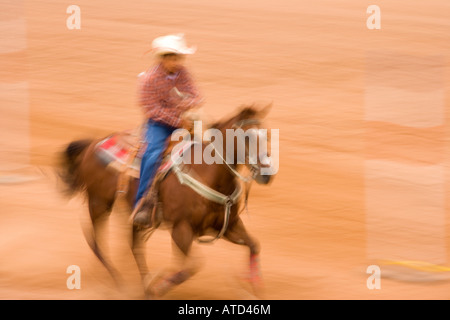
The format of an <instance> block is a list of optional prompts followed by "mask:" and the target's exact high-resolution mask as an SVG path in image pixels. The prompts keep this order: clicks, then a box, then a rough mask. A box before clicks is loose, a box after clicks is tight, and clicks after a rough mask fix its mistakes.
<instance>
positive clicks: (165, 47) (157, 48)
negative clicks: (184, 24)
mask: <svg viewBox="0 0 450 320" xmlns="http://www.w3.org/2000/svg"><path fill="white" fill-rule="evenodd" d="M196 50H197V49H196V48H195V47H188V46H187V45H186V41H185V39H184V34H182V33H179V34H171V35H167V36H162V37H158V38H156V39H155V40H153V42H152V52H153V53H154V54H155V55H158V56H160V55H163V54H167V53H175V54H193V53H195V51H196Z"/></svg>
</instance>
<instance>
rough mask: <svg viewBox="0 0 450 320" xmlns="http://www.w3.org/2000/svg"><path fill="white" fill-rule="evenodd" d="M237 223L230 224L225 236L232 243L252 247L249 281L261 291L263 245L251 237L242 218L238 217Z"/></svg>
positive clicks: (256, 289) (255, 288)
mask: <svg viewBox="0 0 450 320" xmlns="http://www.w3.org/2000/svg"><path fill="white" fill-rule="evenodd" d="M237 219H238V220H237V221H236V223H233V224H232V225H230V226H229V227H228V229H227V231H226V232H225V234H224V238H225V239H226V240H228V241H230V242H232V243H235V244H239V245H245V246H247V247H248V248H249V249H250V259H249V272H248V279H247V280H248V281H250V283H251V285H252V287H253V289H254V290H255V291H258V292H260V289H262V278H261V270H260V262H259V253H260V250H261V247H260V245H259V242H258V241H257V240H256V239H254V238H253V237H251V236H250V235H249V233H248V232H247V230H246V228H245V226H244V223H243V222H242V220H241V218H237Z"/></svg>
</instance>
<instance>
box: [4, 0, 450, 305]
mask: <svg viewBox="0 0 450 320" xmlns="http://www.w3.org/2000/svg"><path fill="white" fill-rule="evenodd" d="M376 2H377V4H378V5H379V6H380V8H381V19H382V20H381V30H369V29H368V28H367V27H366V19H367V18H368V16H369V14H367V13H366V9H367V7H368V6H369V5H370V4H373V3H372V2H367V1H366V2H364V1H363V2H361V1H354V0H345V1H339V3H337V2H336V1H332V0H327V1H325V0H320V1H315V2H310V1H308V2H307V1H297V0H292V1H289V0H281V1H265V0H258V1H255V0H248V1H237V0H228V1H207V0H195V1H181V0H177V1H176V0H170V1H159V0H152V1H146V0H136V1H131V2H119V1H117V2H114V3H112V2H111V1H106V0H95V1H87V0H80V1H77V5H78V6H79V7H80V8H81V30H68V29H67V27H66V19H67V17H68V16H69V15H68V14H66V8H67V6H68V4H67V1H54V0H52V1H48V0H45V1H39V3H38V2H35V1H25V2H24V3H23V7H22V8H17V7H16V6H15V5H14V4H13V3H15V2H11V4H8V2H6V4H5V5H3V6H4V7H5V8H4V10H2V12H3V15H1V14H0V18H1V19H3V20H2V21H10V20H14V19H24V20H25V21H26V48H25V49H24V50H22V51H19V52H12V53H11V52H8V53H2V59H1V60H0V61H1V64H0V80H1V82H2V83H16V82H24V81H25V82H27V83H28V92H27V97H26V101H27V102H28V105H29V111H28V116H27V117H26V119H28V120H29V121H27V120H24V118H23V114H22V115H20V114H19V115H18V114H15V113H14V112H10V113H4V114H5V115H6V116H3V115H2V117H3V121H4V122H5V123H8V124H9V125H11V127H12V128H17V127H20V128H24V129H23V130H24V132H26V130H28V129H25V127H26V126H27V125H29V134H28V133H25V134H24V135H25V138H24V139H25V140H26V141H27V143H29V146H30V160H29V161H28V160H23V155H22V154H21V152H22V153H23V150H24V148H25V147H23V144H20V141H19V140H20V139H19V140H17V142H15V143H12V142H11V139H13V138H8V137H9V134H11V133H10V132H11V131H10V130H2V131H1V135H2V141H3V142H4V143H5V145H6V147H5V148H2V149H3V150H2V153H1V154H2V155H4V158H3V161H2V167H0V170H1V171H0V172H1V174H2V175H1V178H2V180H1V181H2V183H1V184H0V195H1V196H0V204H1V211H0V256H1V263H0V299H141V298H143V295H142V290H141V288H140V287H139V279H138V275H137V270H136V267H135V265H134V264H133V261H132V260H131V256H130V252H129V249H128V246H127V245H128V243H127V241H128V240H127V232H128V231H127V229H126V228H125V227H124V222H125V221H126V220H125V219H126V217H125V216H124V215H122V214H120V213H117V212H114V213H113V214H112V216H111V219H110V225H109V228H108V231H109V238H110V241H109V245H108V248H109V249H108V256H109V257H110V259H111V261H112V262H113V263H114V264H115V265H116V266H117V268H119V269H120V270H121V271H122V272H123V274H124V277H125V278H126V279H128V280H129V281H128V283H129V288H127V289H126V290H124V291H123V292H119V291H117V290H116V289H115V288H114V285H113V282H112V281H111V279H110V277H109V276H108V274H107V273H106V271H105V270H104V269H103V268H102V266H101V265H100V263H99V262H98V261H97V260H96V259H95V257H94V255H93V254H92V253H91V252H90V249H89V248H88V246H87V244H86V242H85V240H84V238H83V234H82V231H81V227H80V225H81V223H84V222H85V221H86V217H87V216H86V214H87V212H86V206H85V203H84V202H83V199H82V198H81V197H75V198H73V199H71V200H67V199H65V198H64V197H63V196H62V195H61V194H60V193H59V184H58V181H57V179H56V178H55V176H54V174H53V171H52V168H51V166H52V165H53V164H54V161H55V155H56V153H57V152H58V151H60V150H61V148H63V146H64V145H65V144H66V143H68V142H70V141H71V140H74V139H78V138H84V137H95V138H97V137H102V136H105V135H107V134H109V133H111V132H113V131H119V130H124V129H131V128H134V127H136V126H137V125H138V124H140V122H141V121H142V117H141V113H140V110H139V108H138V106H137V103H136V80H137V79H136V76H137V74H139V73H140V72H141V71H143V70H144V69H145V68H147V67H148V66H150V65H151V63H152V60H151V58H150V56H148V55H147V56H144V55H143V53H144V52H145V51H146V50H148V49H149V46H150V42H151V40H152V39H153V38H154V37H156V36H159V35H163V34H168V33H178V32H183V33H185V35H186V38H187V41H188V43H189V44H195V45H197V47H198V51H197V53H196V54H195V55H193V56H191V57H189V58H188V59H187V60H186V64H187V65H188V67H189V68H190V70H191V71H192V73H193V74H194V76H195V78H196V80H197V83H198V84H199V86H200V88H201V90H202V92H203V94H204V96H205V98H206V105H205V110H204V111H205V113H206V114H207V116H208V117H209V118H210V119H220V118H222V117H223V116H225V115H228V114H230V113H232V112H233V111H234V110H236V108H238V107H239V106H240V105H242V104H247V103H253V102H261V103H266V102H273V104H274V106H273V109H272V111H271V113H270V115H269V116H268V119H267V120H268V125H269V127H270V128H278V129H280V146H279V150H280V169H279V173H278V175H277V176H276V178H275V180H274V182H273V183H272V184H271V185H270V186H268V187H264V186H253V188H252V191H251V195H250V202H249V209H250V210H249V214H248V215H247V214H245V213H244V216H243V217H244V221H245V223H246V225H247V227H248V229H249V231H250V232H251V233H252V234H253V235H254V236H255V237H256V238H258V239H259V241H260V243H261V245H262V253H261V266H262V274H263V277H264V281H265V295H264V296H263V297H262V298H265V299H279V300H301V299H448V298H450V294H449V288H450V287H449V283H448V282H447V281H443V280H441V281H405V280H400V279H398V277H397V278H394V279H392V278H383V277H382V279H381V289H380V290H369V289H368V288H367V285H366V281H367V278H368V276H369V275H368V274H367V273H366V269H367V267H368V266H369V265H371V264H373V263H376V261H375V262H374V258H379V259H387V258H389V257H390V256H389V255H388V254H387V253H388V252H392V248H398V246H400V247H401V248H403V249H402V250H404V251H402V252H412V254H411V255H408V254H405V255H404V256H403V258H404V259H410V260H414V258H416V257H417V256H420V258H421V259H420V260H422V261H427V262H432V263H438V262H439V263H440V264H446V263H447V260H446V257H447V254H448V249H447V248H448V244H449V240H450V237H449V236H448V233H449V231H450V228H449V227H448V221H449V220H448V217H449V213H448V212H449V210H448V205H447V203H448V201H446V199H448V196H447V195H448V190H449V184H448V183H446V181H448V179H445V177H448V176H449V173H450V172H449V169H448V168H449V164H450V163H449V160H448V159H450V157H449V156H450V149H449V148H448V141H449V140H448V136H449V131H448V129H447V128H448V125H447V126H446V124H447V123H448V121H449V120H448V114H450V113H448V112H443V116H442V119H441V122H439V123H438V125H436V126H433V127H432V128H431V129H430V130H431V131H426V129H424V130H425V131H424V132H423V131H415V130H412V129H411V130H409V129H407V128H406V129H405V128H404V127H400V128H399V127H394V128H392V127H391V126H390V125H389V124H387V123H383V122H375V121H373V122H371V121H367V119H366V111H365V105H366V106H367V101H366V100H365V98H366V95H367V86H368V82H367V78H368V77H367V74H368V73H370V72H375V73H376V74H377V75H378V78H376V81H378V82H379V83H380V84H381V83H389V85H390V86H391V87H395V86H396V85H397V84H398V83H399V82H398V81H396V79H397V78H395V77H392V74H391V73H389V72H390V71H391V69H392V68H393V67H392V65H390V64H389V63H380V61H387V60H389V57H397V58H398V57H399V56H400V57H402V56H405V57H419V59H418V61H416V60H414V59H412V58H411V59H409V58H405V59H403V60H402V61H405V64H406V66H408V63H411V64H412V65H413V66H414V67H412V68H410V69H409V68H408V67H406V68H403V69H399V70H400V71H401V72H400V73H399V74H397V75H398V77H399V78H398V79H401V80H399V81H400V82H401V85H402V86H403V88H404V87H405V86H406V87H407V88H408V90H410V91H414V92H418V91H421V90H425V91H426V90H428V89H427V84H429V83H430V82H432V81H428V80H429V79H428V78H427V77H426V75H429V74H436V73H433V72H431V73H430V72H428V71H429V70H430V68H433V67H434V66H435V65H434V64H431V65H429V64H427V63H423V61H429V59H428V58H429V57H437V58H436V61H437V65H438V68H439V69H438V76H437V80H436V81H437V84H435V86H437V87H438V88H440V90H441V94H442V101H443V102H442V104H443V106H444V107H445V108H444V111H448V110H449V108H450V106H449V103H448V101H450V100H449V88H450V86H449V81H450V79H449V75H450V72H449V71H450V70H449V66H450V60H449V55H450V36H449V35H450V22H449V19H448V13H449V12H450V4H449V3H448V1H445V0H442V1H438V0H433V1H427V2H422V1H410V2H409V3H408V4H407V5H406V4H404V3H403V2H401V1H376ZM11 41H15V40H11ZM383 55H385V56H387V57H388V58H386V59H381V58H379V57H380V56H383ZM397 58H396V59H397ZM430 59H432V60H433V59H434V58H430ZM394 61H397V60H395V59H394ZM421 66H423V69H424V70H425V71H424V73H421V72H418V70H419V71H420V70H422V69H421ZM416 68H418V69H416ZM372 69H374V70H375V71H373V70H372ZM394 69H395V67H394ZM431 70H434V69H431ZM377 72H378V73H377ZM383 72H386V73H385V74H384V73H383ZM369 78H370V77H369ZM424 78H425V80H426V81H420V80H423V79H424ZM370 79H372V80H371V81H373V79H374V78H373V77H372V78H370ZM405 79H410V81H407V80H405ZM433 79H434V78H433ZM378 82H377V83H378ZM369 85H370V83H369ZM430 86H431V85H430ZM433 88H434V87H433ZM430 90H431V89H430ZM3 94H5V93H4V92H3ZM11 95H13V94H11ZM8 97H9V98H8V99H9V100H7V101H9V102H10V103H14V102H17V101H19V100H20V99H23V97H20V96H17V97H14V96H13V97H10V96H8ZM388 98H389V97H387V98H386V99H388ZM429 110H430V109H429V106H422V108H421V109H420V112H422V113H423V115H424V117H425V116H426V114H427V113H429V112H430V111H429ZM6 119H7V120H6ZM5 120H6V121H5ZM368 122H370V123H368ZM15 123H17V125H14V124H15ZM386 132H388V133H386ZM386 135H387V137H386ZM19 136H20V134H19ZM390 137H391V138H392V137H396V138H394V139H390ZM411 137H412V138H411ZM414 137H416V138H417V139H415V138H414ZM14 139H16V136H14ZM377 139H378V140H377ZM371 141H372V142H373V141H378V144H370V142H371ZM386 141H388V142H389V143H390V144H389V145H387V146H385V145H384V144H385V142H386ZM418 141H419V143H418ZM367 142H369V143H367ZM8 148H9V149H8ZM5 150H6V151H5ZM17 150H18V151H17ZM27 150H28V149H27ZM396 150H400V151H401V150H406V151H405V152H398V154H397V153H396ZM17 152H18V153H17ZM386 155H387V156H386ZM380 157H381V158H383V157H387V158H389V159H390V160H393V161H396V162H397V163H413V164H414V163H416V164H418V165H423V163H424V162H425V163H426V164H430V163H431V164H433V165H439V166H441V167H442V170H443V171H442V172H443V175H444V178H443V181H444V189H443V193H442V197H443V199H444V201H443V202H442V203H443V204H442V206H443V215H441V216H440V217H441V220H439V221H438V222H437V223H436V225H437V226H434V227H433V226H430V228H429V229H426V233H425V234H422V233H420V232H417V231H416V229H414V226H413V225H412V226H411V227H410V224H408V217H407V216H406V217H405V216H402V215H401V214H399V213H398V212H396V211H392V210H391V209H390V207H389V204H387V203H384V202H383V203H381V202H380V203H379V206H380V208H382V209H383V208H384V209H385V210H381V211H383V213H384V215H385V217H384V220H383V221H384V223H385V224H386V223H387V226H388V227H386V228H381V227H380V228H377V225H376V224H375V225H373V224H372V225H368V224H369V222H370V221H373V219H372V218H370V217H369V218H370V219H369V218H368V208H367V198H366V196H367V195H366V189H365V188H366V185H367V181H366V179H367V175H366V171H365V161H366V160H367V159H379V158H380ZM5 159H7V161H6V160H5ZM10 177H11V179H12V181H11V180H10ZM22 178H25V179H31V180H28V181H18V180H20V179H22ZM386 188H387V190H388V191H389V190H390V189H389V188H390V185H389V184H387V186H386ZM392 192H393V193H394V192H396V189H394V188H393V189H392ZM406 195H408V194H406ZM422 204H423V206H424V207H423V209H424V212H426V210H427V201H425V200H424V202H423V203H422ZM393 217H395V218H396V219H397V220H398V219H400V222H399V221H397V222H396V224H394V226H393V227H389V221H390V220H391V218H393ZM402 217H403V218H405V220H401V218H402ZM425 220H426V221H427V219H425ZM401 221H403V222H404V221H406V224H404V223H403V224H402V222H401ZM399 224H402V225H406V233H405V235H397V236H398V237H394V238H391V236H392V233H394V232H395V228H396V227H395V226H398V225H399ZM408 228H409V229H408ZM433 228H435V229H433ZM436 228H437V230H438V232H435V230H436ZM371 230H372V231H373V230H375V231H376V232H375V233H376V235H375V237H376V239H380V238H382V239H384V240H385V242H383V244H381V245H379V246H375V247H376V248H375V249H374V250H372V249H370V248H373V243H372V244H371V245H369V243H370V241H371V239H373V238H371V234H373V232H372V231H371ZM433 237H435V238H436V237H437V238H438V239H434V238H433ZM431 238H432V239H433V241H431V240H430V241H431V245H430V248H431V249H430V250H425V252H431V253H430V254H429V255H430V256H427V254H428V253H427V254H422V253H420V254H417V255H414V250H415V248H417V247H420V246H421V245H422V243H423V242H426V243H427V244H428V242H427V241H428V240H427V239H431ZM435 240H436V241H435ZM436 243H438V245H437V246H438V247H436V245H435V244H436ZM147 247H148V255H149V256H148V261H149V265H150V268H151V270H152V271H153V272H156V271H157V270H160V269H161V268H163V267H164V266H166V265H169V264H171V263H172V262H173V258H172V257H173V254H172V247H171V241H170V237H169V234H168V233H167V231H165V230H158V231H157V232H156V233H155V234H154V235H153V236H152V238H151V239H150V240H149V241H148V243H147ZM433 250H435V251H433ZM394 251H395V250H394ZM194 252H195V254H196V255H201V256H202V257H203V262H204V265H203V268H202V269H201V271H200V272H199V273H198V274H196V275H195V276H194V277H193V278H191V279H189V280H188V281H187V282H186V283H184V284H182V285H181V286H179V287H177V288H176V289H174V290H173V291H171V292H170V293H168V294H167V295H166V296H165V297H164V299H250V298H252V297H251V296H249V295H248V293H247V292H246V291H245V290H244V289H245V288H244V287H242V286H241V284H240V283H238V282H237V281H236V280H235V277H236V275H238V274H240V273H241V272H243V271H244V270H245V267H246V263H247V260H246V258H247V251H246V249H245V248H243V247H239V246H236V245H233V244H230V243H227V242H225V241H219V242H217V243H215V244H213V245H198V244H196V245H195V246H194ZM396 252H397V251H396ZM436 252H437V253H436ZM385 253H386V254H385ZM70 265H78V266H79V267H80V268H81V272H82V275H81V289H80V290H69V289H68V288H67V287H66V280H67V278H68V276H69V275H68V274H67V273H66V269H67V267H68V266H70ZM382 271H383V269H382ZM402 272H404V273H405V274H409V273H410V270H409V268H407V269H406V270H404V271H402ZM382 275H383V274H382ZM432 276H435V273H433V272H432ZM409 280H411V277H410V279H409ZM413 280H421V278H417V279H413Z"/></svg>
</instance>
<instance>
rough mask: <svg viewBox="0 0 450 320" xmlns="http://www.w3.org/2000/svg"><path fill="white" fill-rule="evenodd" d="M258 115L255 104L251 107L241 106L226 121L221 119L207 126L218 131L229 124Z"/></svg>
mask: <svg viewBox="0 0 450 320" xmlns="http://www.w3.org/2000/svg"><path fill="white" fill-rule="evenodd" d="M257 115H258V108H257V106H256V105H255V104H251V105H242V106H241V107H239V109H238V111H237V112H236V113H235V114H233V115H232V116H231V117H227V118H226V119H222V120H219V121H216V122H214V123H212V124H210V125H209V128H213V129H220V128H222V127H223V126H225V125H227V124H229V123H230V122H235V121H239V120H244V119H252V118H255V117H256V116H257Z"/></svg>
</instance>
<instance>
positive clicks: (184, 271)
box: [148, 220, 199, 298]
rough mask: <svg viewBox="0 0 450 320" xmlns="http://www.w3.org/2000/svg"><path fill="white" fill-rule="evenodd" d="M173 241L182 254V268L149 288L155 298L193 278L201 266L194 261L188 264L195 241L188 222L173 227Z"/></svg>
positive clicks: (149, 292)
mask: <svg viewBox="0 0 450 320" xmlns="http://www.w3.org/2000/svg"><path fill="white" fill-rule="evenodd" d="M172 240H173V242H174V244H175V245H176V247H177V248H178V249H179V250H180V252H181V259H182V261H181V264H182V267H181V268H180V270H179V271H177V272H173V273H171V274H169V275H167V276H164V277H163V278H162V279H158V280H157V281H156V282H154V283H153V284H151V285H150V286H149V288H148V294H149V295H150V296H152V297H155V298H158V297H161V296H163V295H164V294H166V293H167V292H168V291H169V290H171V289H172V288H174V287H175V286H177V285H179V284H181V283H183V282H184V281H186V280H187V279H189V278H190V277H192V276H193V275H194V274H195V273H197V272H198V270H199V264H197V263H195V262H194V263H192V262H193V261H190V262H191V263H188V258H191V257H190V255H189V254H190V251H191V247H192V242H193V241H194V232H193V230H192V227H191V225H190V224H189V223H188V222H187V221H185V220H183V221H181V222H179V223H177V224H175V225H174V226H173V229H172Z"/></svg>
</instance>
